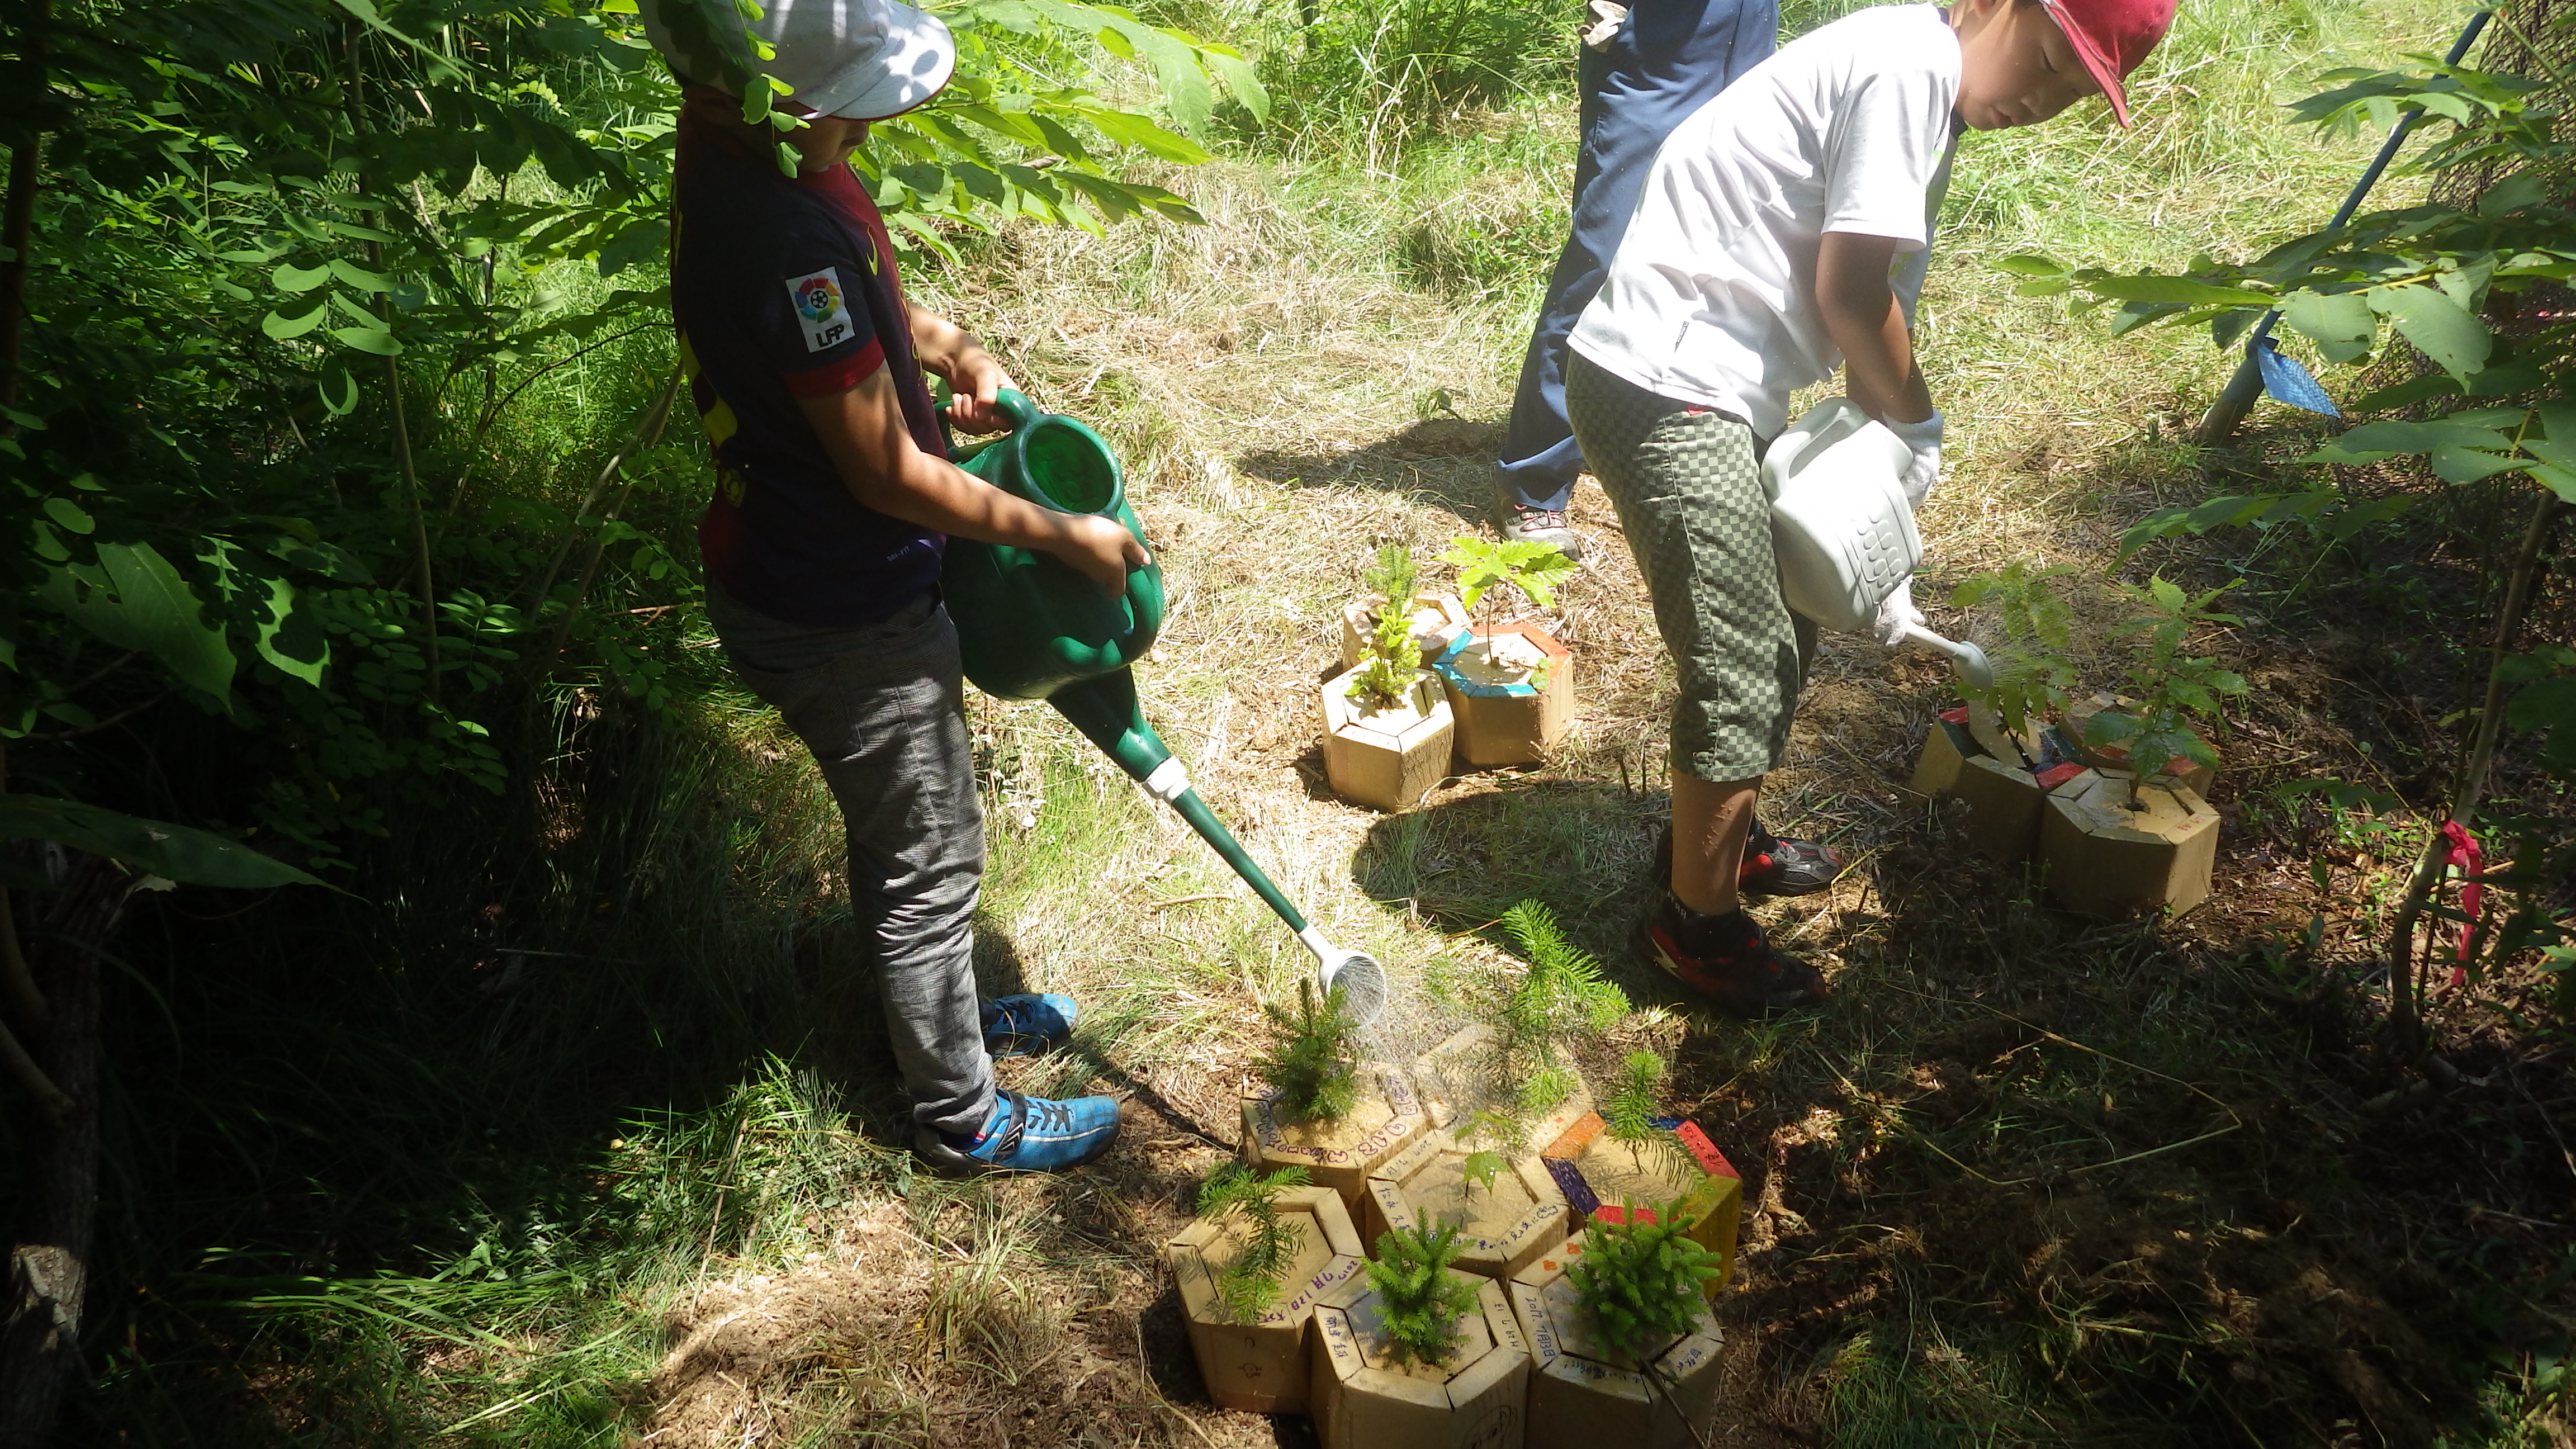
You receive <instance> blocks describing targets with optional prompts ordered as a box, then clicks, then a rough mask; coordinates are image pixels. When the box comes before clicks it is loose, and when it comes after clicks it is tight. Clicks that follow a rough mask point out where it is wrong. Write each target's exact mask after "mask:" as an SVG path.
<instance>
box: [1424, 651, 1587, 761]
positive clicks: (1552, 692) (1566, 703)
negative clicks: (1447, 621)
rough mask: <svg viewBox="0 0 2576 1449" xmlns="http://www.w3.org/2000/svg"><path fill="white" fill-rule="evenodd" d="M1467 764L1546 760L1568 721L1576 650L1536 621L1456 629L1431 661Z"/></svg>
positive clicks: (1571, 713) (1569, 725)
mask: <svg viewBox="0 0 2576 1449" xmlns="http://www.w3.org/2000/svg"><path fill="white" fill-rule="evenodd" d="M1432 668H1434V669H1436V670H1438V671H1439V674H1440V682H1441V683H1442V684H1443V685H1444V686H1446V687H1447V688H1448V691H1449V708H1450V711H1451V712H1452V713H1453V714H1455V715H1456V716H1457V719H1458V753H1459V755H1460V756H1461V757H1463V758H1464V759H1465V760H1466V761H1467V763H1468V764H1470V765H1479V766H1483V765H1525V764H1528V763H1530V762H1531V761H1534V760H1542V759H1545V758H1547V752H1548V751H1549V750H1550V749H1552V748H1554V747H1555V745H1556V742H1557V741H1558V740H1561V739H1563V738H1565V732H1566V731H1567V730H1568V729H1570V728H1572V727H1573V724H1574V654H1573V651H1571V650H1569V649H1567V648H1566V647H1565V646H1564V645H1562V644H1559V643H1558V642H1556V638H1555V636H1554V635H1551V634H1550V633H1548V632H1547V631H1546V630H1545V629H1542V628H1540V627H1539V626H1537V625H1536V624H1514V625H1512V626H1511V627H1509V628H1505V629H1497V630H1495V631H1494V632H1493V633H1491V634H1462V635H1460V636H1459V637H1458V639H1457V640H1456V642H1454V643H1452V644H1451V645H1450V646H1449V648H1448V650H1447V651H1446V652H1445V653H1443V654H1441V655H1440V657H1439V658H1438V659H1437V660H1436V661H1434V662H1433V664H1432Z"/></svg>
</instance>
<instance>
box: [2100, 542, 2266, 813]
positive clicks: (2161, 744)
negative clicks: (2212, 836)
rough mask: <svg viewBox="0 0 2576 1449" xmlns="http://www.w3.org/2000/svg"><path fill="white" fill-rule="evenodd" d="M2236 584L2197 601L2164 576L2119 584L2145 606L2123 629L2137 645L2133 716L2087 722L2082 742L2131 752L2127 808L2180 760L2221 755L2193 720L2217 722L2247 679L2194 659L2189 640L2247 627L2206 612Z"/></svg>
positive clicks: (2118, 713) (2210, 762) (2109, 713)
mask: <svg viewBox="0 0 2576 1449" xmlns="http://www.w3.org/2000/svg"><path fill="white" fill-rule="evenodd" d="M2234 587H2236V585H2235V584H2233V583H2229V584H2222V585H2220V586H2219V587H2217V588H2214V589H2212V590H2210V591H2209V592H2208V593H2205V594H2202V595H2201V596H2200V597H2198V598H2193V597H2191V596H2190V595H2188V594H2186V593H2184V592H2183V591H2182V589H2181V587H2180V586H2178V585H2176V584H2173V583H2170V582H2168V581H2167V580H2166V579H2165V578H2164V577H2163V576H2162V575H2157V576H2156V577H2155V578H2153V579H2150V580H2149V581H2148V583H2147V586H2146V587H2145V588H2143V589H2142V588H2138V587H2135V586H2133V585H2122V586H2121V589H2120V592H2121V594H2122V595H2123V596H2124V597H2126V598H2127V599H2129V600H2130V601H2131V602H2133V603H2137V604H2141V605H2144V606H2145V608H2146V611H2147V612H2146V613H2145V614H2144V615H2142V616H2140V617H2139V618H2136V619H2132V620H2130V621H2129V622H2128V623H2127V624H2125V625H2123V626H2121V630H2120V632H2121V633H2123V634H2127V635H2132V636H2135V637H2136V638H2137V639H2138V641H2139V642H2138V646H2137V654H2136V656H2135V658H2134V659H2133V660H2132V662H2131V663H2130V666H2129V687H2130V688H2131V689H2132V690H2134V691H2135V692H2136V694H2137V699H2138V703H2137V706H2136V708H2134V709H2132V710H2108V709H2106V710H2104V711H2102V712H2101V713H2099V714H2097V715H2095V716H2093V718H2092V719H2090V720H2088V721H2086V723H2085V726H2084V743H2085V744H2087V745H2091V746H2093V747H2095V748H2099V747H2101V746H2103V745H2115V744H2120V743H2123V742H2125V743H2126V744H2127V745H2128V747H2129V768H2130V770H2131V771H2132V774H2131V777H2130V780H2129V803H2130V804H2131V805H2132V806H2133V807H2134V806H2136V805H2137V804H2138V782H2139V781H2141V780H2147V779H2152V778H2154V776H2155V775H2156V773H2157V772H2158V771H2160V770H2162V769H2164V767H2165V766H2167V765H2169V764H2172V763H2173V762H2174V761H2175V760H2177V759H2188V760H2192V761H2195V762H2196V763H2199V764H2203V765H2207V766H2209V767H2210V768H2212V769H2216V768H2217V767H2218V752H2217V751H2215V750H2213V749H2211V748H2210V747H2209V742H2208V741H2207V740H2204V739H2202V738H2201V737H2200V734H2199V732H2198V731H2196V730H2194V729H2193V728H2192V727H2191V725H2190V723H2189V721H2190V720H2192V719H2194V718H2213V717H2215V716H2216V715H2217V714H2218V713H2219V710H2220V708H2221V705H2220V703H2219V699H2220V696H2222V695H2231V694H2243V693H2244V692H2245V679H2244V676H2242V675H2240V674H2237V673H2236V672H2235V671H2233V670H2229V669H2221V668H2219V667H2218V661H2217V660H2215V659H2210V658H2206V657H2203V656H2197V655H2194V654H2192V653H2191V652H2189V648H2188V645H2189V643H2190V640H2191V636H2192V635H2193V634H2194V633H2197V632H2198V631H2200V630H2201V629H2203V628H2205V627H2208V626H2212V625H2216V626H2222V627H2224V626H2231V625H2235V624H2240V623H2243V622H2244V621H2243V620H2241V619H2239V618H2238V617H2237V616H2235V615H2234V614H2227V613H2221V612H2219V611H2217V610H2215V609H2212V608H2210V607H2209V605H2210V601H2211V600H2213V599H2216V598H2217V597H2218V596H2219V595H2221V594H2223V593H2226V592H2227V591H2228V590H2229V589H2232V588H2234Z"/></svg>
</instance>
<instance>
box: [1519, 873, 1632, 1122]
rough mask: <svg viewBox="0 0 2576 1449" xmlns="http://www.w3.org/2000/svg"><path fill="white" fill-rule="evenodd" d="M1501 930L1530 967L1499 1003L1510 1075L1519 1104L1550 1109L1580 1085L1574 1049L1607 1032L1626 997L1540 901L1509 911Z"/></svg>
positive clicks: (1621, 1012) (1621, 1013)
mask: <svg viewBox="0 0 2576 1449" xmlns="http://www.w3.org/2000/svg"><path fill="white" fill-rule="evenodd" d="M1503 929H1504V931H1505V932H1507V933H1508V934H1509V935H1510V936H1511V938H1512V941H1513V943H1514V944H1516V945H1517V946H1519V947H1520V953H1521V959H1522V960H1524V961H1526V962H1527V963H1528V969H1527V970H1525V971H1524V972H1522V974H1521V978H1520V980H1519V981H1518V982H1516V983H1515V984H1514V985H1513V986H1512V988H1511V990H1510V991H1509V992H1508V993H1506V994H1505V995H1504V996H1503V997H1502V999H1501V1000H1500V1001H1499V1002H1498V1003H1497V1007H1498V1010H1497V1011H1496V1014H1495V1020H1494V1021H1493V1023H1492V1024H1493V1027H1494V1037H1495V1041H1496V1043H1497V1045H1498V1046H1499V1047H1500V1049H1501V1053H1502V1058H1503V1060H1502V1061H1501V1062H1500V1063H1499V1064H1498V1065H1499V1066H1500V1067H1501V1068H1502V1072H1503V1074H1504V1076H1505V1079H1506V1080H1509V1081H1514V1082H1518V1083H1520V1084H1521V1087H1520V1106H1521V1108H1522V1110H1524V1111H1527V1112H1532V1113H1540V1112H1545V1111H1546V1110H1547V1109H1548V1108H1550V1107H1553V1106H1555V1105H1556V1104H1557V1103H1559V1102H1561V1101H1564V1100H1565V1097H1566V1095H1567V1094H1568V1093H1569V1092H1572V1091H1573V1090H1574V1088H1575V1087H1576V1086H1577V1085H1578V1084H1579V1082H1580V1079H1579V1078H1578V1077H1576V1075H1575V1074H1574V1069H1573V1066H1572V1063H1571V1057H1570V1052H1571V1049H1572V1048H1573V1047H1574V1046H1575V1045H1576V1044H1578V1043H1580V1042H1583V1041H1586V1040H1589V1039H1591V1038H1593V1037H1596V1036H1598V1035H1600V1034H1601V1033H1602V1032H1604V1031H1607V1030H1609V1029H1610V1028H1611V1027H1612V1026H1613V1025H1615V1024H1616V1023H1617V1022H1618V1020H1619V1018H1620V1017H1622V1016H1624V1015H1626V1014H1627V1011H1628V998H1627V997H1626V996H1625V995H1623V994H1622V993H1621V992H1620V990H1619V988H1618V987H1617V986H1614V985H1612V984H1611V983H1610V981H1609V979H1608V978H1607V977H1605V976H1603V975H1602V974H1601V963H1600V962H1599V961H1596V960H1594V959H1593V958H1592V956H1591V955H1590V954H1589V953H1588V952H1585V951H1583V950H1581V949H1579V948H1577V947H1576V946H1575V944H1574V943H1573V942H1571V941H1569V940H1567V939H1566V938H1565V932H1564V931H1563V930H1562V929H1561V928H1559V927H1558V925H1557V923H1556V916H1555V915H1554V914H1553V913H1552V912H1550V911H1549V910H1548V908H1547V907H1545V906H1543V905H1540V904H1539V903H1538V902H1536V901H1523V902H1521V903H1520V904H1519V905H1516V906H1514V907H1512V908H1511V909H1510V910H1508V911H1506V912H1504V913H1503Z"/></svg>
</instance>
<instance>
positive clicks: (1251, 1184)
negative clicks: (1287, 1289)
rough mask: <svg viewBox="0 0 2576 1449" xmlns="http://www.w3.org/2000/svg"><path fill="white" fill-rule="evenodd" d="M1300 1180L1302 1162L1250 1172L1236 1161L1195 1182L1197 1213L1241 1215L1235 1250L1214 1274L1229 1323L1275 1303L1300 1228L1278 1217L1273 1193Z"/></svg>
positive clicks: (1249, 1319)
mask: <svg viewBox="0 0 2576 1449" xmlns="http://www.w3.org/2000/svg"><path fill="white" fill-rule="evenodd" d="M1305 1185H1306V1169H1304V1168H1302V1167H1283V1168H1280V1169H1278V1170H1277V1171H1275V1172H1270V1173H1255V1172H1254V1171H1253V1170H1252V1169H1250V1168H1248V1167H1246V1166H1244V1165H1243V1164H1242V1163H1240V1162H1229V1163H1227V1164H1226V1165H1225V1166H1223V1167H1220V1168H1218V1169H1217V1170H1216V1172H1215V1173H1214V1174H1213V1175H1211V1176H1210V1177H1209V1178H1208V1180H1207V1181H1206V1182H1204V1183H1202V1184H1200V1185H1199V1203H1198V1215H1199V1216H1200V1217H1202V1218H1207V1219H1210V1220H1214V1219H1218V1218H1222V1217H1224V1216H1226V1215H1227V1214H1228V1213H1241V1214H1242V1216H1243V1227H1242V1229H1241V1231H1240V1233H1239V1235H1238V1237H1237V1240H1236V1242H1237V1246H1236V1250H1235V1255H1234V1257H1233V1258H1232V1259H1231V1260H1230V1261H1228V1262H1227V1263H1226V1265H1225V1266H1224V1267H1222V1268H1220V1269H1218V1270H1217V1275H1216V1295H1217V1301H1218V1302H1219V1303H1221V1304H1223V1305H1224V1307H1225V1311H1226V1313H1227V1315H1228V1316H1229V1317H1231V1318H1232V1319H1233V1320H1234V1321H1235V1322H1237V1323H1258V1322H1260V1321H1261V1317H1262V1315H1263V1314H1266V1313H1268V1312H1269V1311H1270V1310H1271V1309H1272V1308H1273V1307H1274V1306H1276V1305H1277V1304H1278V1302H1279V1280H1280V1278H1281V1276H1282V1275H1283V1274H1285V1273H1286V1272H1287V1270H1288V1264H1289V1262H1290V1261H1291V1260H1293V1259H1294V1258H1295V1257H1296V1256H1297V1249H1298V1247H1299V1245H1300V1244H1302V1243H1303V1242H1304V1241H1305V1232H1306V1227H1305V1224H1304V1223H1301V1222H1298V1221H1296V1220H1294V1219H1292V1218H1282V1217H1280V1216H1279V1194H1280V1192H1281V1191H1282V1190H1283V1189H1286V1188H1292V1187H1304V1186H1305Z"/></svg>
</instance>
